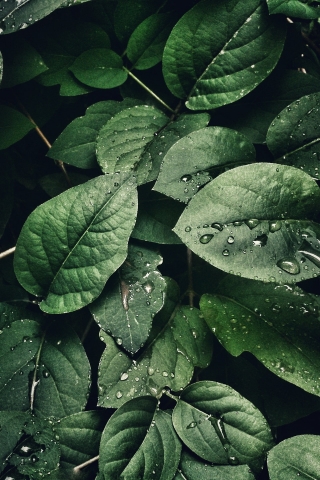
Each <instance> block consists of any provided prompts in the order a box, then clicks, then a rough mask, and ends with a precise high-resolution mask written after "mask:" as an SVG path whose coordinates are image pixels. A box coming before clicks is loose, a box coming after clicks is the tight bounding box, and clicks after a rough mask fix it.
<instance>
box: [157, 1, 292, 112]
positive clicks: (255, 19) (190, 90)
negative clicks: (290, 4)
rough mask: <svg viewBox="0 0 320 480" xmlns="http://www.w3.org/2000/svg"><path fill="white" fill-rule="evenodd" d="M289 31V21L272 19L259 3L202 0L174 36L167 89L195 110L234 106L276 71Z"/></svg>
mask: <svg viewBox="0 0 320 480" xmlns="http://www.w3.org/2000/svg"><path fill="white" fill-rule="evenodd" d="M282 20H283V21H282ZM285 32H286V29H285V23H284V19H281V18H280V19H279V18H275V17H270V16H269V15H268V10H267V6H266V5H265V4H264V3H261V2H260V0H249V1H248V0H236V1H235V0H226V1H222V0H220V1H218V2H217V1H216V0H203V1H201V2H200V3H198V4H196V5H195V6H194V7H193V8H192V9H191V10H189V12H187V13H186V14H185V15H184V16H183V17H182V18H181V19H180V20H179V21H178V23H177V24H176V26H175V27H174V28H173V30H172V32H171V34H170V36H169V39H168V41H167V43H166V46H165V49H164V54H163V75H164V79H165V81H166V84H167V86H168V88H169V89H170V91H171V92H172V93H173V94H174V95H176V96H177V97H178V98H182V99H187V102H186V106H187V107H188V108H190V109H191V110H203V109H211V108H217V107H219V106H221V105H226V104H228V103H232V102H235V101H236V100H239V99H240V98H241V97H243V96H244V95H246V94H247V93H249V92H250V91H251V90H253V89H254V88H255V87H256V86H257V85H258V84H259V83H261V82H262V81H263V80H264V79H265V78H266V77H267V76H268V75H269V74H270V72H271V71H272V70H273V69H274V67H275V66H276V64H277V63H278V60H279V57H280V54H281V52H282V48H283V44H284V40H285ZM194 52H197V55H196V57H195V55H194Z"/></svg>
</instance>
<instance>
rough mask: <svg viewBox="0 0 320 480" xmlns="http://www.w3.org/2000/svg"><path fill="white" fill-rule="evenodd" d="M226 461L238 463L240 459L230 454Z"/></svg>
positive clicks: (230, 463)
mask: <svg viewBox="0 0 320 480" xmlns="http://www.w3.org/2000/svg"><path fill="white" fill-rule="evenodd" d="M228 463H229V465H239V463H240V461H239V459H238V458H237V457H235V456H233V455H230V457H229V458H228Z"/></svg>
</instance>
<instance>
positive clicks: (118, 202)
mask: <svg viewBox="0 0 320 480" xmlns="http://www.w3.org/2000/svg"><path fill="white" fill-rule="evenodd" d="M136 214H137V191H136V187H135V182H134V179H125V178H123V177H122V176H121V175H120V174H114V175H103V176H100V177H97V178H94V179H93V180H90V181H88V182H86V183H85V184H83V185H78V186H77V187H73V188H71V189H69V190H68V191H66V192H64V193H62V194H61V195H58V196H57V197H55V198H53V199H51V200H49V201H48V202H46V203H44V204H43V205H40V206H39V207H37V208H36V210H34V211H33V213H32V214H31V215H30V216H29V218H28V219H27V221H26V223H25V224H24V226H23V228H22V231H21V233H20V237H19V239H18V243H17V249H16V253H15V261H14V264H15V271H16V275H17V278H18V280H19V282H20V283H21V285H22V286H23V287H24V288H25V289H26V290H27V291H28V292H30V293H32V294H33V295H37V296H41V297H45V299H44V300H42V302H41V304H40V308H41V309H42V310H43V311H46V312H48V313H63V312H71V311H74V310H77V309H79V308H81V307H82V306H84V305H87V304H88V303H91V302H92V301H93V300H94V299H95V298H96V297H97V296H98V295H99V294H100V293H101V291H102V289H103V287H104V285H105V283H106V281H107V280H108V278H109V277H110V276H111V275H112V273H114V272H115V271H116V270H117V269H118V268H119V266H120V265H121V264H122V263H123V261H124V260H125V258H126V255H127V244H128V239H129V236H130V234H131V231H132V229H133V226H134V223H135V219H136Z"/></svg>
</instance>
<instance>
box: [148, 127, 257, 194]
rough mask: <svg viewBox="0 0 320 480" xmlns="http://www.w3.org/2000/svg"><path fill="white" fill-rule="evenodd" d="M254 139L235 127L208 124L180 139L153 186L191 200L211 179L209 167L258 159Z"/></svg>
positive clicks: (165, 159)
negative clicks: (251, 140)
mask: <svg viewBox="0 0 320 480" xmlns="http://www.w3.org/2000/svg"><path fill="white" fill-rule="evenodd" d="M255 156H256V154H255V149H254V146H253V145H252V143H250V142H249V141H248V139H247V138H246V137H245V136H244V135H242V134H241V133H238V132H236V131H235V130H230V129H229V128H224V127H207V128H202V129H201V130H197V131H195V132H191V133H190V134H189V135H187V136H186V137H183V138H182V139H181V140H178V141H177V142H176V143H175V144H174V145H173V146H172V147H171V148H170V150H169V151H168V152H167V154H166V155H165V157H164V159H163V163H162V165H161V168H160V174H159V176H158V180H157V181H156V183H155V186H154V187H153V188H154V190H156V191H158V192H161V193H163V194H165V195H168V196H169V197H173V198H174V199H175V200H179V201H180V202H185V203H188V201H189V200H190V199H191V198H192V197H193V196H194V195H195V194H196V193H197V192H198V189H199V188H200V187H202V186H203V185H205V184H206V183H208V182H209V181H210V180H211V177H210V175H209V173H208V171H211V170H213V169H216V168H221V167H229V168H230V167H232V166H233V165H234V164H237V163H249V162H254V160H255Z"/></svg>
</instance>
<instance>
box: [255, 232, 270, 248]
mask: <svg viewBox="0 0 320 480" xmlns="http://www.w3.org/2000/svg"><path fill="white" fill-rule="evenodd" d="M267 241H268V237H267V235H265V234H263V235H258V237H257V238H255V239H254V240H253V242H252V244H253V246H254V247H264V246H265V245H266V244H267Z"/></svg>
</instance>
